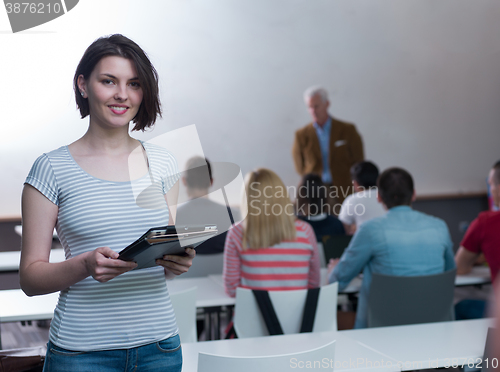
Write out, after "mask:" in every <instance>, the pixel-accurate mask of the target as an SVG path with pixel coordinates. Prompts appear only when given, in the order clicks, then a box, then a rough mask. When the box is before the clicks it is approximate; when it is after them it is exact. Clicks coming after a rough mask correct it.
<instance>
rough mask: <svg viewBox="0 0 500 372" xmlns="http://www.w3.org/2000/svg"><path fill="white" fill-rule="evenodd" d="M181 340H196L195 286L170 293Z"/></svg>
mask: <svg viewBox="0 0 500 372" xmlns="http://www.w3.org/2000/svg"><path fill="white" fill-rule="evenodd" d="M170 301H171V302H172V306H173V308H174V312H175V319H176V321H177V327H178V328H179V336H180V338H181V342H196V341H197V340H198V337H197V335H196V287H193V288H189V289H186V290H185V291H181V292H174V293H170Z"/></svg>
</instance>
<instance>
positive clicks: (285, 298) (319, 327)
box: [234, 283, 338, 338]
mask: <svg viewBox="0 0 500 372" xmlns="http://www.w3.org/2000/svg"><path fill="white" fill-rule="evenodd" d="M337 291H338V283H332V284H329V285H326V286H323V287H321V290H320V292H319V297H318V304H317V308H316V317H315V319H314V326H313V332H323V331H336V330H337ZM306 296H307V289H300V290H291V291H269V297H270V299H271V302H272V304H273V306H274V310H275V312H276V316H277V317H278V320H279V322H280V324H281V328H282V329H283V333H284V334H291V333H299V332H300V326H301V324H302V316H303V314H304V305H305V300H306ZM234 329H235V331H236V334H237V335H238V337H239V338H246V337H260V336H268V335H269V332H268V330H267V327H266V323H265V321H264V318H263V316H262V314H261V312H260V309H259V306H258V305H257V302H256V300H255V297H254V295H253V293H252V290H250V289H244V288H237V289H236V305H235V309H234Z"/></svg>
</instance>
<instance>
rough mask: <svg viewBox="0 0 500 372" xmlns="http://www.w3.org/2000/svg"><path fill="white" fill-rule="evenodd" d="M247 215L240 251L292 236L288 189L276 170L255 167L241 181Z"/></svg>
mask: <svg viewBox="0 0 500 372" xmlns="http://www.w3.org/2000/svg"><path fill="white" fill-rule="evenodd" d="M245 191H246V203H244V205H243V209H246V212H247V217H246V220H245V225H244V229H243V244H242V247H243V250H246V249H247V248H250V249H259V248H267V247H271V246H273V245H275V244H279V243H281V242H283V241H287V240H288V241H293V240H295V238H296V232H295V215H294V211H293V204H292V202H291V201H290V198H289V197H288V192H287V189H286V187H285V185H284V184H283V182H282V181H281V179H280V178H279V177H278V175H277V174H276V173H274V172H273V171H272V170H269V169H265V168H259V169H257V170H255V171H253V172H250V173H249V174H247V177H246V180H245Z"/></svg>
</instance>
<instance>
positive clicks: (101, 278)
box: [85, 247, 137, 283]
mask: <svg viewBox="0 0 500 372" xmlns="http://www.w3.org/2000/svg"><path fill="white" fill-rule="evenodd" d="M86 254H87V257H85V267H86V269H87V272H88V274H89V275H91V276H92V277H93V278H94V279H95V280H97V281H98V282H101V283H105V282H107V281H109V280H111V279H113V278H115V277H117V276H118V275H120V274H123V273H125V272H127V271H130V270H132V269H134V268H136V267H137V263H135V262H129V261H123V260H119V259H118V256H119V254H118V252H115V251H113V250H112V249H111V248H109V247H99V248H97V249H95V250H93V251H91V252H88V253H86Z"/></svg>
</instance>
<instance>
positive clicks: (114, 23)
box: [0, 0, 500, 217]
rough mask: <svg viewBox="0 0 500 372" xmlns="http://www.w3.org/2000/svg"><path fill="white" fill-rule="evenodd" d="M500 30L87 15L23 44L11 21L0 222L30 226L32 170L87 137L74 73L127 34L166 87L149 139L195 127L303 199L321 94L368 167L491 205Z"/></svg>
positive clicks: (136, 8) (411, 2)
mask: <svg viewBox="0 0 500 372" xmlns="http://www.w3.org/2000/svg"><path fill="white" fill-rule="evenodd" d="M498 19H500V2H499V1H497V0H475V1H470V0H439V1H436V0H405V1H399V0H336V1H335V0H309V1H306V0H271V1H270V0H238V1H234V0H217V1H206V0H162V1H160V0H158V1H153V0H150V1H138V0H106V1H105V2H104V1H98V0H82V1H80V2H79V4H78V5H77V6H76V7H75V8H74V9H72V10H71V12H68V13H67V14H66V15H64V16H62V17H60V18H57V19H55V20H54V21H51V22H49V23H46V24H44V25H41V26H38V27H36V28H34V29H31V30H27V31H24V32H21V33H17V34H12V33H11V31H10V26H9V24H8V19H7V15H6V13H5V12H3V9H0V45H1V46H2V52H1V55H0V70H1V71H2V72H3V75H4V76H3V81H2V85H1V86H2V89H0V108H1V112H2V120H1V122H0V126H1V127H0V130H1V133H2V135H1V136H0V171H1V172H2V173H1V174H2V183H1V184H0V217H7V216H19V215H20V195H21V190H22V184H23V182H24V179H25V177H26V175H27V173H28V171H29V169H30V167H31V165H32V163H33V161H34V160H35V159H36V157H38V156H39V155H40V154H41V153H43V152H47V151H50V150H52V149H54V148H57V147H59V146H62V145H65V144H69V143H71V142H72V141H74V140H76V139H77V138H78V137H79V136H81V135H82V134H83V133H84V132H85V130H86V127H87V125H88V120H87V119H84V120H81V119H80V118H79V116H78V113H77V111H76V109H75V104H74V99H73V93H72V85H71V81H72V77H73V73H74V70H75V68H76V65H77V63H78V61H79V59H80V57H81V55H82V54H83V51H84V50H85V48H86V47H87V46H88V45H89V44H90V43H91V42H92V41H93V40H94V39H95V38H97V37H99V36H101V35H104V34H110V33H116V32H119V33H123V34H125V35H127V36H129V37H131V38H132V39H134V40H135V41H137V42H138V43H139V44H140V45H141V46H142V47H143V48H144V49H145V50H146V51H147V52H148V54H149V56H150V57H151V59H152V61H153V63H154V65H155V66H156V68H157V70H158V72H159V75H160V84H161V99H162V103H163V109H164V114H163V118H162V119H161V120H159V121H158V123H157V125H156V128H155V130H154V131H152V132H150V133H139V134H138V137H139V138H141V139H150V138H152V137H154V136H158V135H160V134H162V133H165V132H167V131H170V130H173V129H177V128H181V127H184V126H188V125H192V124H195V125H196V128H197V131H198V134H199V138H200V141H201V144H202V146H203V151H204V153H205V155H206V156H207V157H208V158H209V159H210V160H212V161H222V162H233V163H236V164H238V165H239V166H240V167H241V169H242V173H243V174H245V173H246V172H248V171H250V170H252V169H254V168H257V167H267V168H271V169H273V170H275V171H276V172H277V173H278V174H279V175H280V176H281V177H282V179H283V180H284V182H285V184H286V185H289V186H294V185H296V184H297V183H298V181H299V176H298V175H297V174H296V173H295V170H294V167H293V163H292V157H291V147H292V142H293V135H294V131H295V130H297V129H298V128H300V127H302V126H303V125H305V124H306V123H307V122H308V121H309V117H308V113H307V110H306V108H305V105H304V103H303V99H302V93H303V91H304V90H305V89H306V88H307V87H308V86H310V85H316V84H321V85H323V86H324V87H325V88H326V89H327V90H328V91H329V92H330V101H331V105H330V107H331V109H330V112H331V114H332V115H333V116H335V117H337V118H339V119H341V120H345V121H349V122H352V123H355V124H356V126H357V128H358V131H359V132H360V133H361V135H362V137H363V141H364V144H365V153H366V157H367V159H370V160H372V161H374V162H375V163H376V164H377V165H378V166H379V167H380V168H381V169H383V168H386V167H389V166H402V167H404V168H406V169H408V170H409V171H410V172H411V173H412V174H413V176H414V178H415V184H416V189H417V194H420V195H429V194H457V193H473V192H481V191H484V190H485V188H486V181H485V180H486V176H487V173H488V170H489V168H490V166H491V165H492V164H493V163H494V162H495V161H496V160H498V159H500V151H498V145H497V142H498V139H499V138H500V125H499V121H500V119H499V118H500V67H499V66H500V43H499V42H498V40H500V22H498ZM216 176H217V175H215V177H216Z"/></svg>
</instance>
